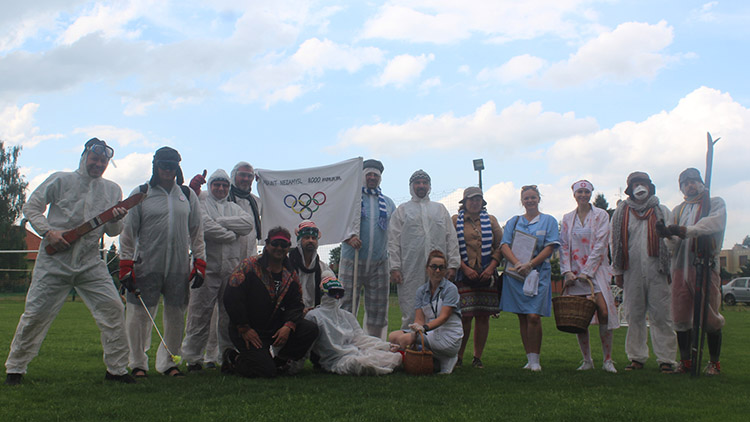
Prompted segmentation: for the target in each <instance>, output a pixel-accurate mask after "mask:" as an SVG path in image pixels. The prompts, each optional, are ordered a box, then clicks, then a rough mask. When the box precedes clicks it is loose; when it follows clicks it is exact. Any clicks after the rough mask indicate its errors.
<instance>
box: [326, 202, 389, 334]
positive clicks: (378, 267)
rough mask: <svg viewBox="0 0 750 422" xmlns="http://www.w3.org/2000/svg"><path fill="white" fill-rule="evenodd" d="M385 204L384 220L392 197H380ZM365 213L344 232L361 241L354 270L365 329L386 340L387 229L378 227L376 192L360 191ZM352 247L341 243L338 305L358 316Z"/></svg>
mask: <svg viewBox="0 0 750 422" xmlns="http://www.w3.org/2000/svg"><path fill="white" fill-rule="evenodd" d="M383 197H384V199H385V203H386V213H387V215H388V217H387V219H388V220H390V217H391V216H392V215H393V213H394V211H396V205H395V204H394V203H393V200H391V198H389V197H387V196H385V195H384V196H383ZM362 208H363V209H364V215H363V216H361V218H358V219H355V221H354V224H353V226H352V227H351V228H350V229H349V231H348V233H347V238H350V237H352V236H353V235H357V236H358V237H359V239H360V241H361V242H362V247H360V248H359V262H358V263H357V264H358V269H357V286H358V287H357V290H360V289H361V288H362V287H364V291H365V294H364V298H365V318H364V324H363V325H364V330H365V332H367V333H368V334H369V335H373V336H376V337H380V338H381V339H385V338H386V336H387V335H388V293H389V290H390V284H389V283H388V279H389V274H388V232H387V231H385V230H383V229H381V228H380V226H378V218H379V216H380V211H379V201H378V195H372V194H368V193H364V192H363V193H362ZM354 254H355V249H354V248H353V247H351V246H349V244H348V243H342V244H341V265H340V267H339V268H340V270H339V280H340V281H341V283H342V284H343V285H344V289H345V290H346V295H345V296H344V298H343V299H342V300H341V307H342V308H344V309H346V310H351V311H352V314H354V315H358V311H359V294H357V300H356V301H355V304H354V307H353V308H352V289H353V282H354Z"/></svg>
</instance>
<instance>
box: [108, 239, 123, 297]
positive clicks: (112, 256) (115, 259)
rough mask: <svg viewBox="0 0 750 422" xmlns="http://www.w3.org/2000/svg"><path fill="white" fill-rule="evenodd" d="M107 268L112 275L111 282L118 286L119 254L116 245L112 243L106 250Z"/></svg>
mask: <svg viewBox="0 0 750 422" xmlns="http://www.w3.org/2000/svg"><path fill="white" fill-rule="evenodd" d="M106 262H107V270H109V274H110V275H111V276H112V282H113V283H115V286H118V287H119V286H120V256H119V255H118V254H117V246H115V244H114V243H112V246H110V247H109V250H108V251H107V261H106Z"/></svg>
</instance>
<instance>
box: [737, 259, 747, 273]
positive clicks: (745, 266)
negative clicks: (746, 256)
mask: <svg viewBox="0 0 750 422" xmlns="http://www.w3.org/2000/svg"><path fill="white" fill-rule="evenodd" d="M737 277H750V261H747V262H746V263H745V265H743V266H741V267H740V270H739V271H738V272H737Z"/></svg>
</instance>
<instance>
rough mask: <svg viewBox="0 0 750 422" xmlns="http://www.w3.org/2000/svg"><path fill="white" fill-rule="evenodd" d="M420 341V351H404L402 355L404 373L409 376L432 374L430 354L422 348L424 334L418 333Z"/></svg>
mask: <svg viewBox="0 0 750 422" xmlns="http://www.w3.org/2000/svg"><path fill="white" fill-rule="evenodd" d="M418 335H419V336H420V337H421V339H422V350H421V351H417V350H412V349H406V353H404V371H406V373H407V374H411V375H430V374H432V370H433V367H432V352H431V351H429V350H425V348H424V334H423V333H421V332H419V333H418Z"/></svg>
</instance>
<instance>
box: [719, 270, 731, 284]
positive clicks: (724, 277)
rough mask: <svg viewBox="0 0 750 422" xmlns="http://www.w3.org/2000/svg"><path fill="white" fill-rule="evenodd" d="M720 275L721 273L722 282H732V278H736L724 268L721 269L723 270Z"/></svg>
mask: <svg viewBox="0 0 750 422" xmlns="http://www.w3.org/2000/svg"><path fill="white" fill-rule="evenodd" d="M719 273H720V276H721V280H722V281H725V280H726V281H729V280H731V279H732V278H734V274H732V273H730V272H729V271H727V269H726V268H724V267H721V269H720V270H719Z"/></svg>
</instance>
